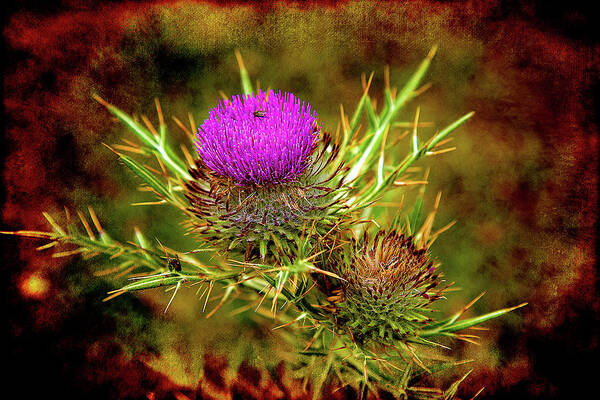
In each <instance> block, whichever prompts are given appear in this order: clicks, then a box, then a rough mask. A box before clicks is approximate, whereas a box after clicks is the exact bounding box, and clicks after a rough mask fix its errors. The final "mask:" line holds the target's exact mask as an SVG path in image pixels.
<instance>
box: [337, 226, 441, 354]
mask: <svg viewBox="0 0 600 400" xmlns="http://www.w3.org/2000/svg"><path fill="white" fill-rule="evenodd" d="M349 260H350V262H349V263H344V262H342V264H341V266H340V267H338V268H339V274H340V276H341V277H342V278H344V281H342V286H341V292H342V296H341V302H340V303H339V304H338V305H337V307H338V313H337V317H336V320H337V323H338V324H339V325H340V326H341V327H342V328H345V329H350V331H351V332H352V334H353V337H354V338H355V340H357V341H359V342H362V343H366V342H369V341H375V342H383V343H385V342H393V341H395V340H398V339H402V338H403V337H405V336H407V335H411V334H413V333H414V332H416V330H418V329H419V328H421V327H423V326H424V325H425V324H426V323H427V322H428V321H429V320H430V319H429V317H427V316H426V315H424V314H426V313H427V312H428V309H427V306H428V305H429V304H430V303H431V302H432V301H434V300H437V299H439V298H440V297H441V296H442V292H443V289H438V288H437V287H438V283H439V275H438V274H437V273H436V267H435V266H434V263H433V261H431V260H430V259H429V256H428V254H427V250H426V249H418V248H416V247H415V245H414V243H413V238H412V237H411V236H405V235H404V234H399V233H397V232H396V231H392V232H389V233H386V232H384V231H380V232H379V233H377V235H376V236H375V237H374V238H373V239H370V238H369V237H368V235H366V234H365V235H364V236H363V238H362V240H361V241H359V242H357V243H355V244H354V254H353V255H352V256H351V257H350V258H349Z"/></svg>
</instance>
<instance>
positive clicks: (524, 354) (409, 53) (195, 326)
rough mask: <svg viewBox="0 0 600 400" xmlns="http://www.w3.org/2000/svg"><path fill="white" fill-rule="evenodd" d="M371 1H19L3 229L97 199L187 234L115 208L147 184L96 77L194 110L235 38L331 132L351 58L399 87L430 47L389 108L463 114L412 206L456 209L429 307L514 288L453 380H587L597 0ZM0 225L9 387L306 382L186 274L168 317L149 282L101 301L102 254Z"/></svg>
mask: <svg viewBox="0 0 600 400" xmlns="http://www.w3.org/2000/svg"><path fill="white" fill-rule="evenodd" d="M374 4H375V3H369V2H350V3H347V2H339V3H334V4H329V3H313V4H311V5H310V6H302V7H301V6H297V5H296V6H293V5H292V6H290V5H287V6H284V5H282V4H277V3H275V4H273V3H269V2H266V3H261V4H260V5H259V4H253V3H248V4H245V3H237V4H233V3H232V4H228V5H226V6H221V5H216V4H215V3H200V4H197V3H188V2H178V3H175V4H166V3H163V2H156V3H154V4H151V5H148V4H138V3H136V2H130V3H128V4H127V5H120V4H117V3H116V2H114V3H113V2H101V3H97V2H91V1H73V0H71V1H69V0H65V1H58V0H57V1H54V2H48V3H44V4H43V5H38V4H35V3H33V2H28V1H25V2H19V3H16V5H15V4H13V5H12V8H11V9H10V10H9V11H10V12H9V13H7V14H6V15H5V21H4V22H5V25H4V29H3V36H4V40H5V46H6V48H5V50H6V52H7V55H8V58H7V59H8V62H7V63H6V65H5V69H4V72H5V73H4V98H3V100H4V111H5V116H6V125H5V133H6V134H5V136H4V138H3V140H4V143H2V145H3V146H2V149H3V150H4V154H3V155H4V160H3V161H4V172H3V179H4V189H5V192H4V197H3V207H2V218H3V222H2V226H1V229H2V230H16V229H25V228H26V229H34V228H35V229H46V228H47V227H46V224H45V223H44V220H43V218H42V216H41V212H42V211H43V210H48V211H49V212H50V213H51V214H53V215H55V216H57V217H58V218H60V213H61V212H62V209H63V207H67V208H68V209H70V210H74V209H76V208H83V209H86V208H87V206H88V205H91V206H93V207H95V209H96V211H97V213H98V215H99V217H100V219H101V221H102V222H103V225H105V227H106V228H107V230H108V231H110V232H112V233H113V234H114V236H115V237H118V238H121V239H129V238H131V236H132V234H133V227H134V226H139V227H140V228H142V229H143V230H145V231H146V232H147V233H148V236H149V237H153V236H157V237H159V238H160V239H161V241H163V242H164V243H166V244H167V245H169V246H172V247H177V248H181V249H188V248H191V246H193V240H192V239H190V238H182V237H181V233H182V232H183V230H182V228H181V227H180V226H179V224H178V222H179V221H180V217H179V216H178V214H177V213H175V212H172V211H169V210H165V211H160V210H159V212H157V211H156V209H149V208H142V207H138V208H132V207H130V206H129V205H128V204H129V203H131V202H135V201H143V200H145V199H147V195H146V194H145V193H142V192H138V191H136V190H135V188H136V185H137V183H138V182H137V180H136V178H135V177H133V176H132V174H130V173H129V172H128V171H127V170H126V169H125V168H124V167H123V166H122V165H120V164H119V163H118V162H117V161H116V160H115V156H114V155H113V154H112V153H111V152H110V151H108V150H107V149H106V148H105V147H104V146H102V144H101V143H103V142H104V143H108V144H112V143H117V142H119V141H120V139H121V138H122V137H124V135H125V132H124V131H123V129H122V128H121V127H120V126H119V125H118V124H117V123H116V122H115V121H114V120H112V119H111V118H110V117H109V115H108V113H107V112H106V111H105V110H104V109H103V108H102V107H101V106H99V105H98V104H97V103H96V102H94V101H93V100H92V99H91V98H90V94H91V93H93V92H97V93H99V94H100V95H101V96H102V97H104V98H105V99H107V100H108V101H110V102H112V103H113V104H116V105H117V106H119V107H120V108H122V109H124V110H125V111H126V112H129V113H134V112H135V113H138V114H146V115H148V116H149V117H150V119H151V120H153V121H155V120H156V117H155V113H154V111H153V104H154V97H158V98H159V99H160V101H161V103H162V106H163V109H164V111H165V114H166V115H167V116H170V115H175V116H177V117H178V118H180V119H182V120H184V119H185V118H186V115H187V112H188V111H190V112H191V113H192V114H193V116H194V118H195V119H196V121H201V120H202V119H203V118H204V117H205V116H206V113H207V110H208V108H210V107H211V106H212V105H213V104H214V103H215V101H216V100H217V99H218V98H219V94H218V90H223V91H224V92H225V93H227V94H228V95H231V94H234V93H236V92H238V91H239V88H238V85H239V80H238V75H237V66H236V62H235V57H234V49H236V48H238V49H240V51H241V52H242V54H243V56H244V60H245V62H246V66H247V68H248V70H249V72H250V74H251V77H252V78H253V79H258V80H260V82H261V86H262V87H267V86H271V87H273V88H276V89H282V90H288V91H293V92H294V93H296V94H297V95H298V96H299V97H301V98H303V99H305V100H308V101H310V103H311V104H312V106H313V107H314V108H315V109H316V110H318V112H319V119H320V120H322V121H323V122H324V123H325V127H326V128H328V129H335V127H336V125H337V122H338V115H339V104H340V103H342V104H343V105H344V107H345V109H346V110H350V109H351V108H352V107H353V106H354V105H355V104H356V102H357V100H358V98H359V97H360V95H361V88H360V75H361V73H363V72H364V73H367V74H368V73H370V72H371V71H375V77H374V83H373V86H372V89H371V93H377V94H380V93H381V90H382V88H383V68H384V66H385V65H386V64H387V65H389V66H390V70H391V81H392V83H393V84H397V85H399V84H401V83H402V82H403V81H404V79H405V78H406V77H407V76H408V74H409V73H410V72H411V71H412V69H413V68H414V67H415V66H416V65H417V63H418V62H419V61H420V60H421V59H422V58H423V57H424V56H425V55H426V54H427V51H428V50H429V48H431V47H432V46H433V45H434V44H436V43H437V44H438V45H439V51H438V54H437V55H436V58H435V59H434V62H433V64H432V67H431V70H430V72H429V73H428V75H427V78H426V79H427V81H429V82H431V83H432V84H433V86H432V88H431V89H430V90H429V91H428V92H426V93H425V94H424V95H423V96H422V97H420V98H419V99H418V100H417V101H414V102H412V103H411V104H410V105H409V106H408V107H407V108H406V109H405V111H404V113H403V115H402V118H404V119H405V120H410V119H412V116H413V115H414V112H415V110H416V107H417V105H420V106H421V120H423V121H433V122H435V123H436V126H437V127H440V126H444V125H445V124H447V123H448V122H450V121H452V120H454V119H456V118H457V117H458V116H460V115H463V114H465V113H466V112H468V111H472V110H474V111H476V114H475V117H474V118H473V119H472V120H471V121H470V122H469V123H468V124H467V125H465V127H463V128H461V129H460V130H459V131H457V132H456V135H455V139H454V144H455V145H456V146H457V147H458V149H457V150H456V151H455V152H452V153H449V154H446V155H443V156H440V157H439V158H437V159H436V160H435V161H436V162H435V163H431V162H428V163H422V164H421V166H428V165H430V166H431V167H432V171H431V175H430V184H429V185H428V189H427V194H428V197H427V203H426V205H430V206H431V204H432V202H433V197H434V196H435V194H436V193H437V192H438V191H442V192H443V195H442V205H441V210H440V213H439V214H438V215H439V216H438V224H439V226H442V225H443V224H446V223H447V222H449V221H451V220H457V223H456V225H454V227H453V228H452V229H451V230H450V231H449V232H447V233H445V234H444V235H443V236H442V237H440V239H438V241H437V242H436V244H435V245H434V247H433V252H434V254H435V256H436V257H437V258H438V259H439V260H440V261H442V263H443V269H444V271H445V273H446V276H447V278H448V280H450V281H456V286H459V287H461V288H462V290H461V291H459V292H455V293H453V294H452V295H451V296H450V297H449V299H448V301H445V302H444V303H443V304H442V303H441V304H440V306H439V307H440V309H441V310H443V311H446V312H450V311H453V310H456V309H458V308H460V307H461V305H462V304H464V303H466V302H468V301H469V300H471V299H472V298H473V297H475V296H476V295H477V294H479V293H480V292H482V291H486V292H487V294H486V295H485V296H484V297H483V298H482V300H480V302H478V303H477V305H476V306H475V307H474V310H475V311H476V312H479V313H483V312H486V311H490V310H492V309H496V308H502V307H506V306H510V305H515V304H518V303H520V302H523V301H527V302H529V306H527V307H526V308H524V309H521V310H519V311H517V312H515V313H512V314H511V315H508V316H506V317H504V318H502V319H500V320H498V321H494V322H493V323H489V324H488V326H489V327H490V328H492V330H490V331H489V332H485V333H484V335H483V340H482V344H481V345H480V346H473V345H466V346H463V345H459V346H457V349H456V351H457V353H458V354H459V355H460V356H462V357H465V358H472V359H474V360H475V361H474V362H473V363H472V364H471V366H470V367H469V368H474V372H473V373H472V374H471V376H470V377H469V379H468V381H466V383H465V384H464V387H463V390H462V391H461V392H460V393H461V396H464V397H465V398H469V397H470V395H469V394H471V395H472V394H473V393H474V392H476V391H477V390H478V389H479V388H480V387H481V386H486V390H485V391H484V392H483V393H482V395H481V398H486V399H488V398H489V399H492V398H498V399H500V398H511V399H515V398H557V399H558V398H578V397H577V396H578V395H577V394H581V393H583V392H587V391H591V390H592V389H593V386H594V382H593V381H591V373H592V370H591V369H587V368H586V367H585V365H586V363H587V362H591V361H592V360H594V359H596V354H595V353H596V351H597V340H598V322H600V321H598V319H599V318H598V308H599V306H598V304H599V303H598V300H597V295H598V285H597V271H596V269H595V255H594V254H595V249H594V246H595V241H596V225H595V224H596V218H597V206H596V202H597V171H596V170H597V167H598V165H597V164H598V159H597V154H596V153H597V150H598V136H597V133H598V132H597V126H598V120H597V117H598V116H597V114H594V113H593V110H594V109H595V108H597V107H598V98H597V97H596V93H595V90H597V89H598V65H599V59H598V54H599V53H598V40H597V39H598V37H597V35H595V34H594V33H593V32H594V29H592V28H593V21H592V18H591V15H592V14H591V11H590V10H586V9H583V8H580V7H579V6H578V2H577V1H575V2H573V1H570V2H568V4H560V6H558V2H556V4H552V2H550V3H549V2H541V1H540V2H534V1H524V2H513V1H509V2H496V1H469V2H453V3H452V4H450V2H434V1H429V2H418V3H417V2H406V3H403V4H394V3H380V4H379V5H377V6H375V5H374ZM5 62H6V61H5ZM379 102H381V98H380V97H379ZM170 123H171V128H172V129H171V132H172V133H173V138H174V141H175V140H182V139H183V135H180V132H179V130H178V129H177V128H176V127H175V124H174V123H172V121H171V122H170ZM433 132H434V131H433V128H423V130H422V135H423V137H428V136H429V135H431V134H433ZM126 137H129V138H131V137H130V136H126ZM403 146H404V147H403ZM398 148H399V149H400V151H401V152H402V153H404V152H405V151H408V143H401V144H400V145H399V147H398ZM400 193H401V192H399V191H398V192H396V193H395V194H392V195H391V196H390V197H389V200H390V201H397V200H398V199H399V196H400ZM394 196H395V197H394ZM409 196H410V194H409ZM0 240H1V241H2V245H3V247H4V249H5V250H4V252H3V257H4V258H5V260H4V262H3V266H2V271H3V278H4V279H3V281H4V283H5V287H6V291H5V298H6V302H5V307H6V314H7V318H6V319H7V323H8V327H7V328H8V330H9V332H10V334H11V338H12V339H11V341H10V343H9V346H10V351H9V361H8V363H9V364H10V366H11V370H12V373H13V376H11V378H12V379H13V382H15V385H16V382H19V383H21V382H23V383H25V382H26V384H25V385H19V387H20V390H21V391H22V393H23V395H24V396H23V397H24V398H31V397H33V396H34V395H41V394H42V393H43V394H44V395H48V394H49V393H67V394H66V396H67V397H71V396H72V397H78V398H81V396H84V395H90V396H93V397H96V396H98V397H103V398H113V397H131V398H141V397H146V396H147V395H148V393H150V392H152V393H155V394H156V396H157V397H158V398H162V397H164V398H173V397H176V396H179V395H180V394H185V395H186V396H188V397H190V398H193V397H194V396H197V398H202V397H203V396H204V397H206V396H208V395H209V394H210V393H213V394H214V395H215V396H218V395H219V393H226V392H228V391H229V389H227V388H226V387H230V388H231V391H232V392H233V393H237V394H238V395H239V396H241V398H246V397H248V398H252V397H253V396H254V397H256V398H261V397H262V396H265V398H267V397H268V396H270V395H273V396H274V397H276V396H277V395H278V394H282V393H286V394H285V396H287V397H293V396H295V395H298V396H300V395H301V392H300V391H299V388H298V387H297V384H296V383H294V382H293V381H291V380H290V379H291V378H290V376H289V371H287V370H285V369H284V368H282V367H281V366H280V367H279V368H278V369H275V368H276V366H277V361H279V360H280V358H279V357H280V355H281V353H282V350H284V349H279V348H278V346H277V343H276V342H275V339H274V338H273V337H272V334H271V333H269V329H268V327H267V328H261V327H259V326H257V325H256V324H255V323H253V322H252V320H251V319H250V318H248V317H241V318H240V319H237V320H235V319H231V318H229V317H227V312H228V310H226V309H224V310H222V311H220V312H218V313H217V314H216V315H215V317H213V318H211V319H210V320H206V319H205V318H204V316H203V315H202V313H201V304H198V301H197V300H195V297H194V293H193V292H194V291H193V290H191V289H190V290H189V292H190V293H184V294H182V295H178V297H177V298H176V300H175V301H174V304H173V305H172V308H171V309H170V311H169V313H168V314H167V316H163V315H162V310H163V308H164V306H165V304H166V302H167V301H168V295H167V294H164V293H162V292H161V291H160V290H158V291H154V292H149V293H146V294H141V295H139V296H127V295H125V296H120V297H118V298H117V299H115V300H114V301H112V302H109V303H102V302H101V299H102V298H103V297H104V294H105V293H106V291H108V290H111V289H112V288H114V287H116V286H117V285H118V284H120V283H121V282H122V281H123V279H122V278H121V279H118V278H117V280H116V281H115V280H114V279H104V278H97V277H95V276H94V275H93V272H94V271H98V270H99V269H101V268H103V265H102V263H101V262H99V261H95V262H92V263H89V262H85V261H81V260H78V259H77V258H76V257H74V258H70V259H53V258H50V256H49V254H48V253H43V252H42V253H38V252H35V251H34V249H35V247H36V246H39V245H40V244H41V243H40V242H36V241H32V240H19V239H15V238H11V237H1V238H0ZM273 352H275V353H277V355H276V356H273V354H272V353H273ZM240 363H241V364H240ZM265 367H266V368H269V369H270V371H271V373H270V378H269V377H268V376H267V375H268V374H267V373H266V372H265V371H264V368H265ZM458 372H460V371H457V373H458ZM203 374H204V376H205V378H202V377H203ZM257 376H262V378H261V380H260V383H252V382H255V381H256V380H257V379H255V378H256V377H257ZM446 378H450V377H441V378H440V379H442V380H443V379H446ZM269 379H270V380H269ZM273 382H274V383H277V385H276V386H275V385H271V383H273ZM267 387H269V388H270V389H269V390H266V389H264V388H267ZM336 395H337V396H343V395H347V396H350V397H351V396H352V394H351V393H347V392H343V393H342V392H338V393H337V394H336Z"/></svg>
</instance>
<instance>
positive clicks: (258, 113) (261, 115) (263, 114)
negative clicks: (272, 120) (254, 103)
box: [252, 110, 267, 118]
mask: <svg viewBox="0 0 600 400" xmlns="http://www.w3.org/2000/svg"><path fill="white" fill-rule="evenodd" d="M252 115H254V116H255V117H258V118H264V117H266V116H267V112H266V111H263V110H256V111H254V112H253V113H252Z"/></svg>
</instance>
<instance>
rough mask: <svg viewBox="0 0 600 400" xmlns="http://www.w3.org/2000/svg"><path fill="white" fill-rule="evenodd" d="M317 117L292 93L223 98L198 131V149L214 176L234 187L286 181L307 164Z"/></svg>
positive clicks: (314, 143)
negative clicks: (228, 180) (236, 185)
mask: <svg viewBox="0 0 600 400" xmlns="http://www.w3.org/2000/svg"><path fill="white" fill-rule="evenodd" d="M316 119H317V114H316V112H315V111H312V110H311V108H310V105H309V104H308V103H304V102H301V101H300V100H299V99H298V98H296V96H294V95H293V94H291V93H281V91H279V92H278V93H274V92H273V91H269V93H265V92H259V93H258V94H251V95H245V96H239V95H238V96H233V97H232V98H231V100H221V101H220V102H219V104H218V105H217V106H216V107H214V108H213V109H211V110H210V112H209V117H208V119H206V120H205V121H204V123H203V124H202V126H201V127H200V128H199V129H198V135H197V137H198V141H197V142H196V147H197V149H198V154H199V155H200V158H201V159H202V161H203V162H204V164H205V165H206V166H207V167H208V168H209V169H211V170H212V171H213V172H215V173H217V174H218V175H221V176H223V177H228V178H231V179H233V181H234V182H236V183H238V184H257V185H268V184H278V183H283V182H289V181H291V180H293V179H295V178H297V177H298V176H300V175H301V174H302V173H303V172H304V170H305V169H306V168H307V167H308V165H309V163H310V155H311V153H312V151H313V149H314V148H315V145H316V143H317V140H318V137H319V134H318V129H315V123H316Z"/></svg>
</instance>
